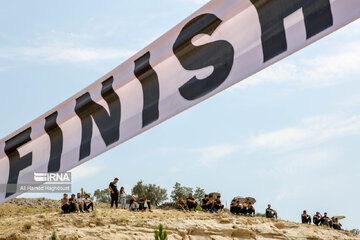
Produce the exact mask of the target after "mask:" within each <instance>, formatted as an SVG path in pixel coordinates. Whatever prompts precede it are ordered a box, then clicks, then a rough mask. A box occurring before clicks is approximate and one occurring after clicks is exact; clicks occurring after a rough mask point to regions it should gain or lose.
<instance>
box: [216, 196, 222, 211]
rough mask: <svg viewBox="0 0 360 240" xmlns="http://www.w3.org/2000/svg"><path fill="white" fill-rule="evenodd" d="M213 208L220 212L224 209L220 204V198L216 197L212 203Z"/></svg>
mask: <svg viewBox="0 0 360 240" xmlns="http://www.w3.org/2000/svg"><path fill="white" fill-rule="evenodd" d="M214 208H216V210H217V211H221V210H223V209H224V205H223V204H222V203H221V200H220V196H217V197H216V200H215V202H214Z"/></svg>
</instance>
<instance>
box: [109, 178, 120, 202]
mask: <svg viewBox="0 0 360 240" xmlns="http://www.w3.org/2000/svg"><path fill="white" fill-rule="evenodd" d="M118 181H119V179H118V178H115V179H114V181H113V182H111V183H110V184H109V189H110V196H111V207H113V206H114V203H115V207H116V208H118V199H119V190H118V188H117V185H116V183H117V182H118Z"/></svg>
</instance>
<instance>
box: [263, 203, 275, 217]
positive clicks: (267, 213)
mask: <svg viewBox="0 0 360 240" xmlns="http://www.w3.org/2000/svg"><path fill="white" fill-rule="evenodd" d="M265 216H266V217H267V218H277V212H276V210H274V209H272V208H271V205H270V204H268V207H267V209H266V211H265Z"/></svg>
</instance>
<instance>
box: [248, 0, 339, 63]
mask: <svg viewBox="0 0 360 240" xmlns="http://www.w3.org/2000/svg"><path fill="white" fill-rule="evenodd" d="M251 2H252V4H253V5H254V6H255V8H256V10H257V12H258V15H259V20H260V25H261V41H262V48H263V54H264V62H266V61H268V60H270V59H272V58H274V57H276V56H277V55H279V54H281V53H283V52H285V51H286V50H287V43H286V36H285V29H284V18H286V17H287V16H289V15H290V14H292V13H294V12H295V11H297V10H298V9H300V8H302V11H303V14H304V22H305V28H306V39H309V38H311V37H312V36H314V35H316V34H318V33H320V32H322V31H323V30H325V29H327V28H328V27H331V26H332V25H333V17H332V13H331V6H330V1H329V0H251Z"/></svg>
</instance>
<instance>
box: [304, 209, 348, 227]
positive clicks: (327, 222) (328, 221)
mask: <svg viewBox="0 0 360 240" xmlns="http://www.w3.org/2000/svg"><path fill="white" fill-rule="evenodd" d="M312 221H313V223H314V224H315V225H316V226H319V225H324V226H327V227H330V228H334V229H337V230H341V226H342V225H341V223H340V222H339V220H338V219H337V218H335V217H332V218H329V217H328V215H327V213H326V212H325V213H324V216H322V215H321V214H320V212H316V214H315V215H314V216H313V220H312ZM301 222H302V223H306V224H311V216H310V215H308V214H307V212H306V210H304V211H303V214H301Z"/></svg>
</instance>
